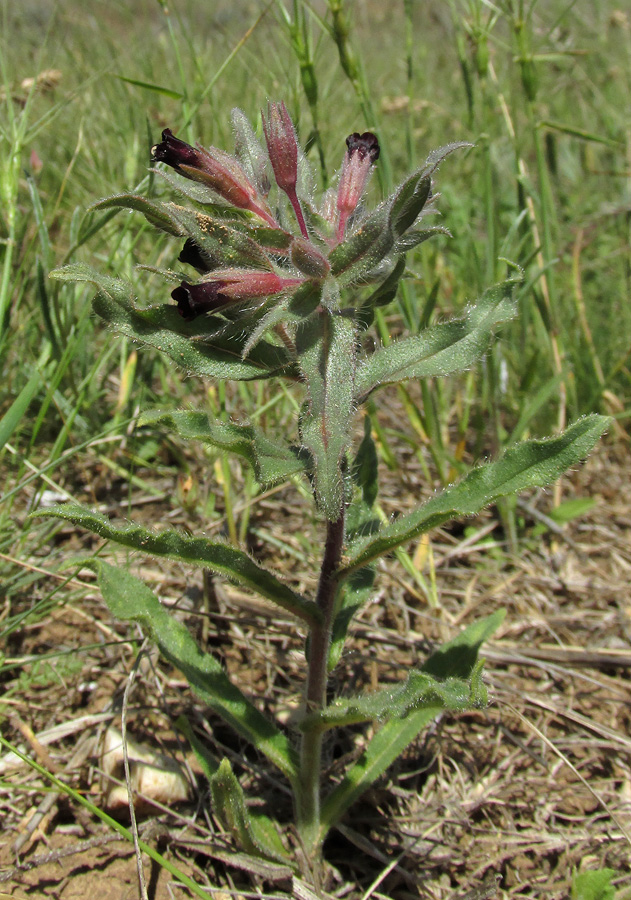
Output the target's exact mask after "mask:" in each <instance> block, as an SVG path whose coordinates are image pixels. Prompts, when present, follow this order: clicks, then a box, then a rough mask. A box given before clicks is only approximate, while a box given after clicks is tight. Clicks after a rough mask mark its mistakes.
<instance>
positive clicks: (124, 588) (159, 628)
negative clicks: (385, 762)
mask: <svg viewBox="0 0 631 900" xmlns="http://www.w3.org/2000/svg"><path fill="white" fill-rule="evenodd" d="M86 565H89V566H90V567H91V568H93V569H94V571H95V572H96V573H97V575H98V579H99V587H100V589H101V592H102V594H103V599H104V600H105V602H106V603H107V605H108V607H109V609H110V611H111V613H112V614H113V615H114V616H116V617H117V618H119V619H123V620H124V621H131V622H138V623H139V624H140V625H141V626H142V627H143V629H144V630H145V631H146V632H147V634H148V635H149V636H150V637H151V639H152V640H153V641H154V642H155V643H156V645H157V646H158V649H159V650H160V652H161V653H162V655H163V656H164V657H165V658H166V659H167V660H168V661H169V662H170V663H171V664H172V665H174V666H176V667H177V668H178V669H179V670H180V671H181V672H182V674H183V675H184V676H185V678H186V680H187V681H188V683H189V684H190V686H191V688H192V689H193V691H194V692H195V693H196V694H197V696H198V697H200V699H201V700H203V702H204V703H207V704H208V705H209V706H210V708H211V709H213V710H214V711H215V712H216V713H217V715H219V716H221V717H222V719H224V720H225V721H226V722H227V723H228V724H229V725H231V726H232V727H233V728H234V729H235V730H236V731H237V732H238V733H239V734H241V735H242V736H243V737H245V738H246V739H247V740H248V741H250V742H251V743H252V744H254V746H255V747H257V748H258V749H259V750H260V751H261V752H262V753H264V754H265V756H267V758H268V759H269V760H270V761H271V762H273V763H274V765H275V766H277V767H278V768H279V769H280V770H281V772H283V773H284V774H285V775H286V776H287V777H288V778H289V779H291V780H293V779H294V778H295V776H296V770H297V754H296V751H295V749H294V747H293V746H292V745H291V744H290V742H289V740H288V738H287V736H286V735H284V734H283V733H282V732H281V731H279V730H278V728H277V727H276V726H275V725H274V724H273V723H272V722H270V721H269V720H268V719H267V718H265V716H264V715H263V714H262V713H260V712H259V711H258V709H257V708H256V707H255V706H254V705H253V704H252V703H251V702H250V701H249V700H248V699H247V697H246V696H245V695H244V694H243V693H242V692H241V691H240V690H239V688H238V687H236V685H234V684H233V683H232V682H231V681H230V679H229V677H228V675H227V674H226V673H225V672H224V670H223V668H222V667H221V664H220V663H219V662H218V661H217V660H216V659H215V658H214V657H213V656H211V655H210V654H209V653H203V652H202V651H201V650H200V648H199V647H198V646H197V644H196V643H195V641H194V640H193V638H192V636H191V634H190V633H189V631H188V629H187V628H186V626H185V625H184V624H183V623H182V622H180V621H178V619H176V618H175V616H173V615H172V614H171V613H169V612H168V611H167V610H166V609H165V608H164V606H163V605H162V604H161V603H160V601H159V600H158V598H157V597H156V595H155V594H154V593H153V591H152V590H150V589H149V588H148V587H147V585H146V584H145V583H144V582H143V581H141V580H140V579H139V578H136V577H135V576H134V575H131V574H130V573H129V572H127V571H126V570H125V569H119V568H116V567H115V566H110V565H109V564H108V563H106V562H104V561H103V560H101V559H94V560H90V561H89V562H87V563H86Z"/></svg>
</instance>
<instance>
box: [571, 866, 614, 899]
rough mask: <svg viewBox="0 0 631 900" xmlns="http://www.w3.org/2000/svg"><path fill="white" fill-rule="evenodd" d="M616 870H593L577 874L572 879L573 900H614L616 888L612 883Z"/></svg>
mask: <svg viewBox="0 0 631 900" xmlns="http://www.w3.org/2000/svg"><path fill="white" fill-rule="evenodd" d="M615 874H616V872H615V870H614V869H593V870H591V871H588V872H575V873H574V877H573V878H572V900H614V897H615V895H616V891H615V888H614V886H613V884H612V883H611V881H612V879H613V877H614V876H615Z"/></svg>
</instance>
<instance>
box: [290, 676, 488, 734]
mask: <svg viewBox="0 0 631 900" xmlns="http://www.w3.org/2000/svg"><path fill="white" fill-rule="evenodd" d="M486 703H487V696H486V689H485V687H484V685H483V684H482V679H481V665H478V666H476V668H475V669H474V671H473V672H472V673H471V678H470V680H469V681H465V680H463V679H462V678H447V679H446V680H445V681H438V680H437V679H436V678H433V677H432V676H431V675H429V674H428V673H427V672H421V671H414V670H412V671H411V672H410V674H409V675H408V677H407V679H406V681H405V682H404V683H403V684H401V685H398V686H397V687H394V688H384V689H383V690H380V691H375V692H374V693H370V694H363V695H361V696H357V697H339V698H338V699H337V700H334V701H333V703H330V704H329V705H328V706H326V707H325V708H324V709H323V710H320V711H319V712H314V713H310V714H309V715H307V716H305V717H304V718H303V720H302V721H301V722H300V724H299V727H300V730H301V731H305V732H319V731H327V730H328V729H330V728H339V727H341V726H343V725H357V724H359V723H360V722H374V721H383V722H385V721H388V720H389V719H401V718H403V717H404V716H407V715H408V713H410V712H415V711H417V710H420V709H449V710H452V711H454V710H455V711H459V710H464V709H473V708H482V707H483V706H486Z"/></svg>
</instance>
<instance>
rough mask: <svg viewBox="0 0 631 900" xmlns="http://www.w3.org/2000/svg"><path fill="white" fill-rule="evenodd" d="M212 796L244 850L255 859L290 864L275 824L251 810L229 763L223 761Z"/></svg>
mask: <svg viewBox="0 0 631 900" xmlns="http://www.w3.org/2000/svg"><path fill="white" fill-rule="evenodd" d="M210 793H211V796H212V800H213V812H214V813H215V814H216V815H217V816H218V817H219V819H220V821H221V823H222V825H223V826H224V828H225V829H226V830H227V831H228V832H230V834H231V835H232V837H233V838H234V840H235V841H236V843H237V844H238V845H239V846H240V847H241V849H242V850H245V852H246V853H249V854H250V855H251V856H257V857H262V858H263V859H273V860H276V861H278V862H284V863H286V862H288V855H287V851H286V850H285V848H284V846H283V842H282V841H281V839H280V835H279V834H278V830H277V828H276V826H275V824H274V823H273V822H272V820H271V819H269V818H268V817H267V816H264V815H262V814H261V813H258V814H256V813H252V812H250V811H249V810H248V807H247V804H246V799H245V794H244V793H243V788H242V787H241V785H240V784H239V780H238V778H237V776H236V775H235V774H234V772H233V771H232V766H231V765H230V762H229V760H227V759H223V760H222V761H221V764H220V766H219V769H218V770H217V772H216V773H215V774H214V775H213V776H212V777H211V779H210Z"/></svg>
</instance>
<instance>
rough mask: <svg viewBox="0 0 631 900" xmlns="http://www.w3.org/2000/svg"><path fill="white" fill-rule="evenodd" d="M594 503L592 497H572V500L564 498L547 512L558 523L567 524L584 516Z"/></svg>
mask: <svg viewBox="0 0 631 900" xmlns="http://www.w3.org/2000/svg"><path fill="white" fill-rule="evenodd" d="M596 505H597V504H596V500H595V499H594V497H574V498H573V499H572V500H564V501H563V503H559V505H558V506H555V507H554V509H551V510H550V511H549V512H548V515H549V516H550V518H551V519H552V520H553V521H554V522H557V523H558V524H559V525H567V523H568V522H573V521H574V520H575V519H581V518H582V517H583V516H586V515H587V513H588V512H590V510H592V509H593V508H594V507H595V506H596Z"/></svg>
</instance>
